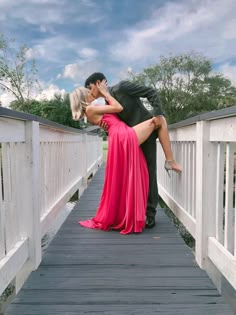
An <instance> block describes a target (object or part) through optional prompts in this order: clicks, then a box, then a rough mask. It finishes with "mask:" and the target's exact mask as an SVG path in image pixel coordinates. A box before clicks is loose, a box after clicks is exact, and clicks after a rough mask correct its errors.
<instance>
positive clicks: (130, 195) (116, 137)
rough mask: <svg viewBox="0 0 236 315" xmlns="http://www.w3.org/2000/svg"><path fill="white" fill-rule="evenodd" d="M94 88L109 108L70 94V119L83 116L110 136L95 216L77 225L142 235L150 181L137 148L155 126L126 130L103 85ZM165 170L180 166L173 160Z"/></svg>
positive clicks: (82, 92)
mask: <svg viewBox="0 0 236 315" xmlns="http://www.w3.org/2000/svg"><path fill="white" fill-rule="evenodd" d="M97 87H98V89H99V90H100V92H101V93H102V94H103V96H104V98H105V99H106V101H107V103H108V104H109V105H100V106H95V105H91V104H90V103H91V102H92V101H93V100H94V98H93V96H92V95H91V93H90V91H89V90H87V89H86V88H83V87H81V88H77V89H76V90H74V91H73V92H72V93H71V94H70V102H71V109H72V116H73V119H75V120H78V119H80V118H81V117H83V115H86V116H87V118H88V120H89V122H90V123H92V124H95V125H99V124H100V123H101V121H102V122H105V123H106V124H107V126H108V134H109V137H108V143H109V144H108V147H109V149H108V156H107V164H106V172H105V182H104V187H103V192H102V196H101V200H100V204H99V207H98V210H97V213H96V215H95V217H93V218H92V219H91V220H86V221H80V222H79V223H80V224H81V225H82V226H84V227H87V228H94V229H101V230H104V231H108V230H110V229H112V230H119V231H120V233H122V234H128V233H133V232H135V233H138V232H142V230H143V228H144V227H145V211H146V204H147V196H148V182H149V178H148V170H147V165H146V160H145V157H144V155H143V152H142V150H141V148H140V146H139V145H140V144H142V143H143V142H144V141H145V140H146V139H147V138H148V137H149V136H150V134H151V133H152V132H153V131H154V129H155V125H154V123H153V121H152V119H150V120H147V121H144V122H142V123H140V124H138V125H136V126H134V127H132V128H131V127H129V126H127V125H126V124H125V123H124V122H122V121H121V120H120V119H119V118H118V116H117V115H115V113H119V112H121V111H122V110H123V108H122V105H121V104H120V103H119V102H118V101H117V100H115V99H114V98H113V97H112V96H111V95H110V94H109V92H108V90H107V86H106V81H105V80H103V81H102V82H98V83H97ZM80 108H81V109H80ZM167 132H168V130H167ZM165 168H166V169H167V170H170V169H173V170H175V171H176V172H180V171H181V167H180V165H178V164H177V163H176V162H175V161H174V160H173V159H171V161H169V162H167V161H166V163H165Z"/></svg>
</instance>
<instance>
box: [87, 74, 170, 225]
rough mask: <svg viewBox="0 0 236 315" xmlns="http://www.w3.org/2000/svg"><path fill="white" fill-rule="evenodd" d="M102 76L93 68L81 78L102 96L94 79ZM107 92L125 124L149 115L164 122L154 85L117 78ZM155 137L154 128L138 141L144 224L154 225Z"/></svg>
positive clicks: (96, 96) (155, 192)
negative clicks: (145, 180)
mask: <svg viewBox="0 0 236 315" xmlns="http://www.w3.org/2000/svg"><path fill="white" fill-rule="evenodd" d="M104 79H106V77H105V76H104V74H103V73H100V72H95V73H93V74H92V75H90V76H89V77H88V78H87V79H86V81H85V87H86V88H88V89H90V91H91V94H92V95H93V97H94V98H99V97H102V95H101V93H100V92H99V90H98V88H97V86H96V82H97V81H99V82H101V81H102V80H104ZM108 89H109V92H110V94H111V95H112V96H113V97H114V98H115V99H117V101H118V102H120V103H121V105H122V106H123V108H124V110H123V111H122V112H120V113H119V114H118V116H119V117H120V119H121V120H123V121H124V122H125V123H126V124H127V125H129V126H131V127H133V126H135V125H137V124H139V123H140V122H143V121H145V120H148V119H150V118H152V117H153V122H154V123H155V125H156V126H157V127H160V126H161V125H162V124H163V123H164V124H166V121H165V118H164V117H163V112H162V110H161V107H160V99H159V96H158V93H157V91H156V90H155V89H153V88H151V87H147V86H144V85H140V84H136V83H132V82H130V81H121V82H119V83H117V84H116V85H114V86H112V87H108ZM140 98H146V99H147V100H148V101H149V103H150V104H151V106H152V107H153V116H152V115H151V113H150V112H149V111H148V110H147V109H146V108H145V107H144V105H143V103H142V102H141V100H140ZM156 138H157V132H156V131H154V132H153V133H152V134H151V136H150V137H149V138H148V139H147V140H146V141H145V142H144V143H143V144H142V145H141V148H142V150H143V153H144V155H145V158H146V161H147V166H148V172H149V194H148V204H147V210H146V228H153V227H154V226H155V215H156V207H157V204H158V199H159V196H158V189H157V178H156Z"/></svg>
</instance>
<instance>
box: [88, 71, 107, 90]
mask: <svg viewBox="0 0 236 315" xmlns="http://www.w3.org/2000/svg"><path fill="white" fill-rule="evenodd" d="M104 79H105V80H106V77H105V75H104V74H103V73H101V72H94V73H93V74H91V75H90V76H89V77H88V78H87V79H86V81H85V83H84V86H85V87H86V88H87V87H88V86H89V84H90V83H93V84H95V83H96V82H97V81H102V80H104Z"/></svg>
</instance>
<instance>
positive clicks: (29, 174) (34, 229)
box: [15, 121, 42, 291]
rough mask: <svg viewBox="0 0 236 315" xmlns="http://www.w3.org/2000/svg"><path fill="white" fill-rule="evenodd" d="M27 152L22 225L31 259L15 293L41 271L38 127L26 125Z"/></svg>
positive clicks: (29, 123) (17, 284)
mask: <svg viewBox="0 0 236 315" xmlns="http://www.w3.org/2000/svg"><path fill="white" fill-rule="evenodd" d="M25 138H26V150H25V159H24V164H23V165H22V168H23V170H24V171H23V174H24V175H25V178H22V200H23V201H24V207H23V209H22V212H21V218H20V224H21V231H23V232H22V234H23V235H22V236H23V237H27V238H28V240H29V259H28V261H27V263H26V264H25V266H24V267H23V268H22V270H21V271H20V272H19V273H18V274H17V276H16V279H15V286H16V291H18V288H21V286H22V284H23V283H24V281H25V280H26V279H27V277H28V276H29V274H30V273H31V271H32V270H35V269H37V268H38V266H39V264H40V262H41V257H42V250H41V226H40V211H41V209H40V199H41V198H40V197H41V185H40V140H39V123H38V122H35V121H27V122H26V123H25Z"/></svg>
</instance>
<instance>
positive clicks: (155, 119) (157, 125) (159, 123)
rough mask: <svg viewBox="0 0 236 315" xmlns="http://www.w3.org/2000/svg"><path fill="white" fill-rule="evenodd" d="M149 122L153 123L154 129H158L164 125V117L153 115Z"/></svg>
mask: <svg viewBox="0 0 236 315" xmlns="http://www.w3.org/2000/svg"><path fill="white" fill-rule="evenodd" d="M150 124H154V125H155V129H159V128H160V127H161V126H163V124H165V125H166V119H165V117H164V116H155V117H153V118H152V120H151V122H150Z"/></svg>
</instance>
